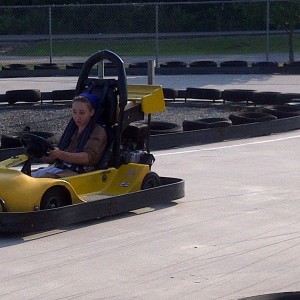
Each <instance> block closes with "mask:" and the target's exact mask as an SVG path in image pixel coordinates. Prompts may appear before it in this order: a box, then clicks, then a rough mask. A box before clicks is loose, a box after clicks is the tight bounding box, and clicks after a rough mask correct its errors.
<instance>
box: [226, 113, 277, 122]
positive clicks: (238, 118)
mask: <svg viewBox="0 0 300 300" xmlns="http://www.w3.org/2000/svg"><path fill="white" fill-rule="evenodd" d="M276 119H277V118H276V117H275V116H274V115H270V114H266V113H259V112H247V113H241V114H230V115H229V120H231V122H232V125H240V124H248V123H256V122H266V121H272V120H276Z"/></svg>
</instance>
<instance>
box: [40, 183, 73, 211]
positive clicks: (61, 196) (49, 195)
mask: <svg viewBox="0 0 300 300" xmlns="http://www.w3.org/2000/svg"><path fill="white" fill-rule="evenodd" d="M70 202H71V201H70V197H69V195H68V192H67V191H66V190H65V189H64V188H63V187H54V188H51V189H49V190H48V191H46V193H45V194H44V195H43V197H42V200H41V205H40V209H41V210H44V209H52V208H58V207H61V206H65V205H68V204H70Z"/></svg>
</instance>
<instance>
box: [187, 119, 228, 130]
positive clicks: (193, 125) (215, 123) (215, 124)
mask: <svg viewBox="0 0 300 300" xmlns="http://www.w3.org/2000/svg"><path fill="white" fill-rule="evenodd" d="M231 125H232V122H231V121H230V120H228V119H226V118H204V119H197V120H192V121H190V120H184V121H183V122H182V128H183V131H190V130H199V129H206V128H220V127H228V126H231Z"/></svg>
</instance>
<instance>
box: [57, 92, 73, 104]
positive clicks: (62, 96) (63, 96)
mask: <svg viewBox="0 0 300 300" xmlns="http://www.w3.org/2000/svg"><path fill="white" fill-rule="evenodd" d="M74 96H75V90H54V91H52V101H53V102H54V101H59V100H72V99H73V98H74Z"/></svg>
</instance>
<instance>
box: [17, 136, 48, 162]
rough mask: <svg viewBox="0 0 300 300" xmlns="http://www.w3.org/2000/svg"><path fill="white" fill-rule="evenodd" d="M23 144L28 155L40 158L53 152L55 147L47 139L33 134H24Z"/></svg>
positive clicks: (22, 137)
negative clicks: (50, 151)
mask: <svg viewBox="0 0 300 300" xmlns="http://www.w3.org/2000/svg"><path fill="white" fill-rule="evenodd" d="M21 143H22V145H23V146H24V147H25V148H26V153H27V154H28V155H29V156H34V157H37V158H40V157H42V156H44V155H46V154H47V152H49V150H53V149H54V147H53V145H52V144H51V143H50V142H49V141H48V140H46V139H45V138H43V137H41V136H38V135H35V134H32V133H24V134H22V136H21Z"/></svg>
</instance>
